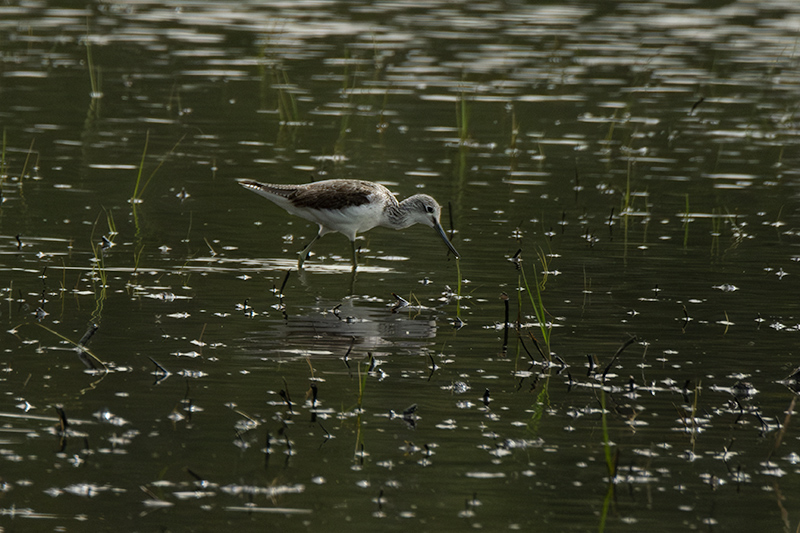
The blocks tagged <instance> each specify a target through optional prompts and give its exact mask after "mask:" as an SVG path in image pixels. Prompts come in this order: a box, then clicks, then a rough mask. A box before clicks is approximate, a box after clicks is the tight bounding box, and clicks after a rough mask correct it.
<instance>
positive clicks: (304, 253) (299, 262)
mask: <svg viewBox="0 0 800 533" xmlns="http://www.w3.org/2000/svg"><path fill="white" fill-rule="evenodd" d="M321 233H322V228H320V230H319V232H317V236H316V237H314V238H313V239H311V242H310V243H308V244H307V245H306V247H305V248H303V249H302V250H301V251H300V259H298V260H297V270H303V263H305V262H306V257H308V252H310V251H311V245H312V244H314V243H315V242H317V239H319V237H320V234H321Z"/></svg>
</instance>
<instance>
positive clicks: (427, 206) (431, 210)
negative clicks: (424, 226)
mask: <svg viewBox="0 0 800 533" xmlns="http://www.w3.org/2000/svg"><path fill="white" fill-rule="evenodd" d="M425 211H427V212H428V213H433V211H434V209H433V206H431V205H426V206H425Z"/></svg>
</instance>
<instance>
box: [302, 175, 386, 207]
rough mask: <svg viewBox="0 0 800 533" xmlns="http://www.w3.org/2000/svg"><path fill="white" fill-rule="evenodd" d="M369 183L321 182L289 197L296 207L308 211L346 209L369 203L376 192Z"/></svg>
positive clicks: (348, 181)
mask: <svg viewBox="0 0 800 533" xmlns="http://www.w3.org/2000/svg"><path fill="white" fill-rule="evenodd" d="M369 185H371V184H369V183H364V182H359V181H350V180H341V181H338V180H333V181H332V182H330V183H328V182H319V183H318V184H317V183H315V184H312V185H311V186H309V187H303V188H300V189H297V190H296V191H294V192H293V193H292V194H291V195H289V201H291V202H292V204H293V205H294V206H295V207H305V208H308V209H331V210H332V209H344V208H346V207H354V206H359V205H364V204H366V203H369V195H370V194H372V193H373V192H374V190H373V188H372V187H370V186H369Z"/></svg>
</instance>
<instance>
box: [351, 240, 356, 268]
mask: <svg viewBox="0 0 800 533" xmlns="http://www.w3.org/2000/svg"><path fill="white" fill-rule="evenodd" d="M351 244H352V245H353V272H355V271H356V267H357V266H358V252H357V251H356V241H352V242H351Z"/></svg>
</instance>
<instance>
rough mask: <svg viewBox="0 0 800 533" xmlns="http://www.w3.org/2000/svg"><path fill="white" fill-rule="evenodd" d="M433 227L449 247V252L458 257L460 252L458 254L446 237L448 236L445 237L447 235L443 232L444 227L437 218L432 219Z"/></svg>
mask: <svg viewBox="0 0 800 533" xmlns="http://www.w3.org/2000/svg"><path fill="white" fill-rule="evenodd" d="M433 229H435V230H436V233H438V234H439V236H440V237H441V238H442V240H443V241H444V243H445V244H446V245H447V247H448V248H450V251H451V252H453V255H454V256H456V257H457V258H458V257H461V254H459V253H458V252H457V251H456V249H455V247H454V246H453V244H452V243H451V242H450V239H448V238H447V235H446V234H445V232H444V228H443V227H442V225H441V224H440V223H439V221H438V220H434V221H433Z"/></svg>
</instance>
